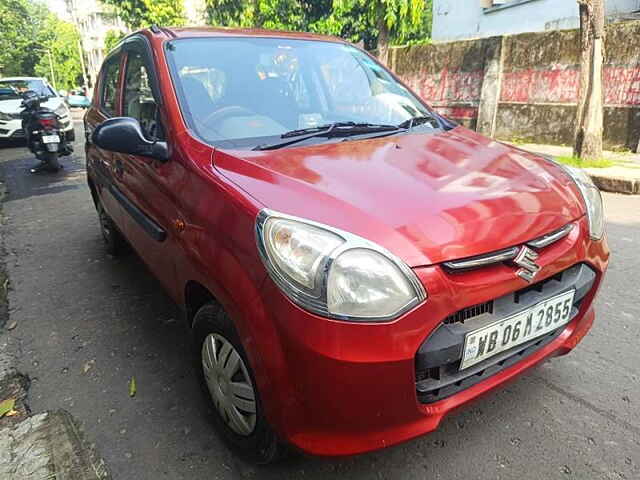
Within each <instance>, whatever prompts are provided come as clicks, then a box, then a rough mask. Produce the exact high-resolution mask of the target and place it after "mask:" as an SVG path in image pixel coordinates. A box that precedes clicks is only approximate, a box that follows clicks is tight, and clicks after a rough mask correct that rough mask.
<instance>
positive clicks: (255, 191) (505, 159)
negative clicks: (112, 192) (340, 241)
mask: <svg viewBox="0 0 640 480" xmlns="http://www.w3.org/2000/svg"><path fill="white" fill-rule="evenodd" d="M213 162H214V166H215V168H217V169H218V170H219V171H220V172H221V173H222V174H223V175H225V176H227V177H228V178H229V179H230V180H232V181H233V182H235V183H236V184H237V185H238V186H240V187H241V188H242V189H244V190H245V191H246V192H247V193H249V194H250V195H251V196H253V197H254V198H255V199H257V200H258V201H259V202H261V203H262V204H264V205H265V207H267V208H270V209H273V210H276V211H279V212H282V213H287V214H290V215H295V216H298V217H302V218H307V219H310V220H314V221H316V222H320V223H324V224H327V225H331V226H333V227H337V228H340V229H343V230H346V231H349V232H351V233H354V234H356V235H360V236H362V237H364V238H367V239H369V240H371V241H374V242H376V243H378V244H380V245H382V246H383V247H385V248H387V249H388V250H390V251H391V252H393V253H394V254H396V255H397V256H399V257H400V258H402V259H403V260H404V261H405V262H406V263H407V264H408V265H410V266H412V267H416V266H420V265H430V264H435V263H439V262H442V261H446V260H453V259H457V258H464V257H468V256H473V255H478V254H482V253H487V252H491V251H495V250H498V249H501V248H505V247H509V246H513V245H517V244H521V243H524V242H525V241H528V240H531V239H533V238H536V237H539V236H542V235H544V234H546V233H548V232H550V231H553V230H555V229H557V228H560V227H561V226H563V225H565V224H567V223H569V222H571V221H572V220H575V219H576V218H579V217H580V216H582V215H583V213H584V212H583V208H582V204H581V201H580V198H579V192H578V191H577V189H576V188H575V186H574V185H573V183H572V181H571V179H570V178H569V177H568V176H567V175H565V174H564V173H563V172H562V170H561V169H560V168H559V167H557V166H556V165H554V164H552V163H551V162H549V161H547V160H544V159H541V158H539V157H536V156H535V155H533V154H530V153H527V152H524V151H521V150H518V149H516V148H513V147H510V146H508V145H505V144H502V143H500V142H496V141H493V140H491V139H488V138H486V137H483V136H481V135H478V134H476V133H475V132H472V131H470V130H467V129H465V128H463V127H457V128H455V129H453V130H451V131H448V132H441V133H437V134H417V133H416V134H413V133H412V134H403V135H396V136H392V137H384V138H378V139H368V140H354V141H345V142H339V143H331V144H320V145H313V146H306V147H297V148H288V149H280V150H273V151H255V152H254V151H228V150H226V151H222V150H217V151H215V152H214V156H213Z"/></svg>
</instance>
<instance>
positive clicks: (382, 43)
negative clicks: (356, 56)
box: [378, 15, 389, 65]
mask: <svg viewBox="0 0 640 480" xmlns="http://www.w3.org/2000/svg"><path fill="white" fill-rule="evenodd" d="M378 60H380V61H381V62H382V63H384V64H385V65H388V64H389V28H388V27H387V22H386V21H385V19H384V15H380V17H379V19H378Z"/></svg>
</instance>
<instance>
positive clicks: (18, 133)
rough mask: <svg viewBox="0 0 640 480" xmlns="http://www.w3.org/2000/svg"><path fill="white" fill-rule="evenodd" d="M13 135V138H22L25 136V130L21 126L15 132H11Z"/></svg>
mask: <svg viewBox="0 0 640 480" xmlns="http://www.w3.org/2000/svg"><path fill="white" fill-rule="evenodd" d="M11 137H12V138H22V137H24V130H22V129H21V128H20V129H18V130H16V131H15V132H13V133H12V134H11Z"/></svg>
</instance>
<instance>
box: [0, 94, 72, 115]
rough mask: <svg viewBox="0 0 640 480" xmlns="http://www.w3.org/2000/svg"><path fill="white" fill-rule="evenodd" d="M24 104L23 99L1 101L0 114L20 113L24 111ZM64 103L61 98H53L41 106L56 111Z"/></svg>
mask: <svg viewBox="0 0 640 480" xmlns="http://www.w3.org/2000/svg"><path fill="white" fill-rule="evenodd" d="M21 103H22V99H18V98H16V99H13V100H0V112H3V113H20V112H21V111H22V110H24V109H23V108H22V107H21V106H20V104H21ZM61 103H62V99H61V98H59V97H53V98H50V99H49V100H47V101H46V102H43V103H42V104H41V105H42V106H43V107H46V108H50V109H51V110H55V109H56V108H58V107H59V106H60V104H61Z"/></svg>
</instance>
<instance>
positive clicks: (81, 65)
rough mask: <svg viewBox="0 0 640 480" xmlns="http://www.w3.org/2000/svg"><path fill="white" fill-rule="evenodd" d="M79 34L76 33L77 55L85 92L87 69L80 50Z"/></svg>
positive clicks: (87, 83)
mask: <svg viewBox="0 0 640 480" xmlns="http://www.w3.org/2000/svg"><path fill="white" fill-rule="evenodd" d="M79 33H80V32H78V55H80V68H81V69H82V88H83V89H84V90H86V89H87V88H89V82H88V81H87V69H86V67H85V65H84V51H83V50H82V40H80V35H79Z"/></svg>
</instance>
